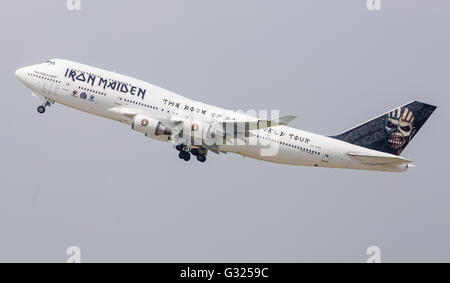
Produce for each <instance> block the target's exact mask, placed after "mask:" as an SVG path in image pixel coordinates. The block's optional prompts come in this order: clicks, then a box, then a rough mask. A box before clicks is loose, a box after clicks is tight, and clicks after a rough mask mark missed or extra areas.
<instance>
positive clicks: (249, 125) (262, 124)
mask: <svg viewBox="0 0 450 283" xmlns="http://www.w3.org/2000/svg"><path fill="white" fill-rule="evenodd" d="M296 118H297V116H294V115H287V116H283V117H280V118H278V119H274V120H254V121H235V120H226V121H217V123H220V124H223V125H224V126H225V127H224V128H226V126H227V125H229V126H232V127H237V128H238V129H239V128H241V129H242V128H243V129H250V130H259V129H262V128H270V127H274V126H279V125H287V124H289V123H290V122H292V121H293V120H295V119H296ZM240 126H241V127H240Z"/></svg>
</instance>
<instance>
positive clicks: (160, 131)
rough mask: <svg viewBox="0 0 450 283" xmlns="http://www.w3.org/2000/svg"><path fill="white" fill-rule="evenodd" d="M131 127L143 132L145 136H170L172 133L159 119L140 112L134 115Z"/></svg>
mask: <svg viewBox="0 0 450 283" xmlns="http://www.w3.org/2000/svg"><path fill="white" fill-rule="evenodd" d="M131 129H133V130H135V131H138V132H141V133H144V134H145V135H146V136H170V135H171V134H172V130H171V129H170V128H168V127H166V126H165V125H164V124H163V123H161V122H160V121H158V120H155V119H153V118H150V117H146V116H144V115H140V114H139V115H136V116H134V118H133V124H132V125H131Z"/></svg>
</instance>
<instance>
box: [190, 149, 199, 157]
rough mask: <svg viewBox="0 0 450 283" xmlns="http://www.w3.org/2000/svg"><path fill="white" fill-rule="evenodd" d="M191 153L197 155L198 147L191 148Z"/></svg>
mask: <svg viewBox="0 0 450 283" xmlns="http://www.w3.org/2000/svg"><path fill="white" fill-rule="evenodd" d="M191 153H192V155H194V156H198V155H199V154H200V152H199V151H198V149H196V148H193V149H191Z"/></svg>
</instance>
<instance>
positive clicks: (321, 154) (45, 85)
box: [16, 59, 407, 172]
mask: <svg viewBox="0 0 450 283" xmlns="http://www.w3.org/2000/svg"><path fill="white" fill-rule="evenodd" d="M16 76H17V77H18V78H19V80H20V81H21V82H22V83H24V84H25V85H26V86H27V87H28V88H30V89H31V90H32V91H33V93H35V94H38V95H39V96H42V97H45V98H46V99H48V100H50V101H52V102H57V103H60V104H63V105H66V106H68V107H71V108H75V109H77V110H81V111H84V112H88V113H91V114H94V115H98V116H102V117H105V118H108V119H112V120H116V121H120V122H122V123H125V124H128V125H131V123H132V118H130V117H131V116H130V115H127V113H128V112H130V113H131V112H133V113H136V112H138V113H140V114H143V115H146V116H148V117H152V118H153V119H156V120H159V121H170V120H171V118H172V117H179V118H183V119H195V120H199V121H208V122H211V121H214V120H224V119H227V120H228V119H229V120H244V119H254V117H250V116H248V115H246V114H242V113H238V112H235V111H231V110H226V109H223V108H219V107H215V106H212V105H208V104H204V103H201V102H198V101H193V100H190V99H188V98H185V97H183V96H181V95H178V94H175V93H173V92H170V91H168V90H165V89H162V88H160V87H157V86H155V85H152V84H150V83H147V82H144V81H141V80H138V79H134V78H132V77H128V76H124V75H120V74H117V73H115V72H110V71H106V70H102V69H99V68H95V67H91V66H88V65H84V64H80V63H76V62H72V61H67V60H61V59H54V60H49V61H48V62H47V63H43V64H38V65H32V66H28V67H25V68H21V69H19V70H17V72H16ZM85 95H86V97H85ZM167 123H169V122H167ZM253 135H254V138H256V139H257V140H258V142H257V143H256V144H248V143H245V144H235V145H232V144H225V145H221V146H220V147H219V148H220V151H222V152H233V153H237V154H241V155H244V156H248V157H251V158H255V159H259V160H265V161H270V162H275V163H283V164H291V165H303V166H320V167H331V168H350V169H364V170H380V171H395V172H400V171H404V170H406V168H407V165H406V164H403V165H369V164H363V162H361V161H358V160H355V159H352V158H351V157H349V156H348V153H349V152H352V153H358V154H368V155H370V154H374V153H376V154H377V155H382V156H392V155H391V154H388V153H383V152H379V151H374V150H371V149H367V148H363V147H359V146H356V145H352V144H349V143H346V142H343V141H340V140H337V139H334V138H330V137H326V136H322V135H318V134H314V133H309V132H305V131H302V130H298V129H295V128H291V127H288V126H281V125H280V126H276V127H271V128H264V129H259V130H255V131H253ZM165 140H166V141H167V139H165ZM271 149H272V150H271ZM273 150H275V154H274V153H273V152H274V151H273Z"/></svg>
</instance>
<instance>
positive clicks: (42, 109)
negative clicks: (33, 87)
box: [37, 100, 52, 114]
mask: <svg viewBox="0 0 450 283" xmlns="http://www.w3.org/2000/svg"><path fill="white" fill-rule="evenodd" d="M51 105H52V103H51V102H50V100H46V101H45V103H44V104H42V105H39V106H38V108H37V112H38V113H40V114H43V113H44V112H45V109H46V107H47V106H48V107H50V106H51Z"/></svg>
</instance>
